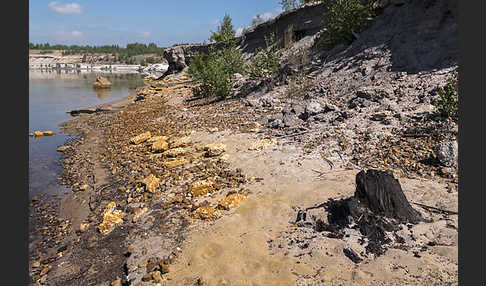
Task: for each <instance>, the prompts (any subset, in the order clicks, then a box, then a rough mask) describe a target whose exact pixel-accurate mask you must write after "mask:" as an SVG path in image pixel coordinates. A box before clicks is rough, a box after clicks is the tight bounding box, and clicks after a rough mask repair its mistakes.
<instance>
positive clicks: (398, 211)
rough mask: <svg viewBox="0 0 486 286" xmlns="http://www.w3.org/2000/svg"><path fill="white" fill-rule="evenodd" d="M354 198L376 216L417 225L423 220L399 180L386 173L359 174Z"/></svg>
mask: <svg viewBox="0 0 486 286" xmlns="http://www.w3.org/2000/svg"><path fill="white" fill-rule="evenodd" d="M354 197H355V198H357V199H358V200H359V201H360V202H361V203H363V204H365V205H366V206H368V207H369V208H370V210H371V211H372V212H373V213H375V214H379V215H383V216H385V217H389V218H394V219H398V220H399V221H401V222H409V223H417V222H419V221H420V220H421V216H420V213H419V212H417V211H416V210H414V209H413V208H412V206H411V205H410V203H409V202H408V200H407V198H406V197H405V194H404V193H403V191H402V187H401V186H400V183H399V182H398V180H397V179H395V178H394V177H393V175H391V174H390V173H387V172H385V171H378V170H368V171H367V172H365V171H361V172H359V173H358V174H357V175H356V192H355V193H354Z"/></svg>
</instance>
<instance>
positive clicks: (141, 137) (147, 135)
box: [130, 131, 152, 145]
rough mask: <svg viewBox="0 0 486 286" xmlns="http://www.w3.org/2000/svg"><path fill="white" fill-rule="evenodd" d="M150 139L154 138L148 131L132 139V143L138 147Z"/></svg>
mask: <svg viewBox="0 0 486 286" xmlns="http://www.w3.org/2000/svg"><path fill="white" fill-rule="evenodd" d="M150 137H152V134H151V133H150V131H147V132H145V133H142V134H139V135H137V136H135V137H133V138H132V139H130V142H131V143H133V144H135V145H138V144H140V143H142V142H145V141H147V140H148V139H150Z"/></svg>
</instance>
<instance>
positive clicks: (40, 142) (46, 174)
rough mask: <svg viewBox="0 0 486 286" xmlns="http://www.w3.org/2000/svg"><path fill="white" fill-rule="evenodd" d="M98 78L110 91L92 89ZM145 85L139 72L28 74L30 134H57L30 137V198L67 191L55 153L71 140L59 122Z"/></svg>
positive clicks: (57, 155) (59, 154)
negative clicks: (72, 113)
mask: <svg viewBox="0 0 486 286" xmlns="http://www.w3.org/2000/svg"><path fill="white" fill-rule="evenodd" d="M98 75H102V76H104V77H106V78H108V80H109V81H110V82H111V83H112V87H111V89H106V90H101V91H97V90H94V89H93V82H94V81H95V79H96V77H97V76H98ZM142 85H143V75H141V74H139V73H132V74H115V73H102V74H99V73H76V72H70V73H66V72H65V71H61V72H59V71H51V72H46V71H43V72H41V71H33V70H31V71H29V132H34V131H36V130H39V131H46V130H51V131H53V132H54V135H53V136H41V137H39V138H37V137H29V198H32V196H34V195H39V194H45V195H46V196H48V197H49V196H57V195H61V194H62V193H64V192H67V191H68V189H67V188H65V187H63V186H61V185H59V182H60V181H59V179H58V178H59V177H60V176H61V174H62V168H61V165H60V161H59V160H60V158H61V153H60V152H57V151H56V150H57V147H59V146H61V145H64V143H65V142H66V140H68V139H69V136H67V135H64V134H63V133H62V131H61V128H60V127H59V124H60V123H62V122H65V121H68V120H70V119H73V117H72V116H71V115H70V114H69V113H67V112H68V111H71V110H74V109H82V108H86V107H91V106H95V105H99V104H103V103H106V102H110V101H113V100H116V99H120V98H123V97H126V96H127V95H129V94H131V93H133V92H134V91H135V89H136V88H137V87H139V86H142ZM27 135H28V134H25V136H27Z"/></svg>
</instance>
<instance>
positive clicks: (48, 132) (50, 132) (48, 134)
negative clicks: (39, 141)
mask: <svg viewBox="0 0 486 286" xmlns="http://www.w3.org/2000/svg"><path fill="white" fill-rule="evenodd" d="M53 134H54V132H52V131H51V130H47V131H44V132H42V135H45V136H51V135H53Z"/></svg>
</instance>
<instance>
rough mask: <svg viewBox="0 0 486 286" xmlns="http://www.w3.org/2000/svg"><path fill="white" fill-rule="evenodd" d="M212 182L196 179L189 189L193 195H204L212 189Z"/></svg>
mask: <svg viewBox="0 0 486 286" xmlns="http://www.w3.org/2000/svg"><path fill="white" fill-rule="evenodd" d="M213 185H214V183H213V182H212V181H210V180H201V181H197V182H195V183H194V184H192V186H191V190H190V191H189V192H190V193H191V195H192V196H193V197H199V196H202V195H205V194H207V193H209V192H211V191H213V190H214V186H213Z"/></svg>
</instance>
